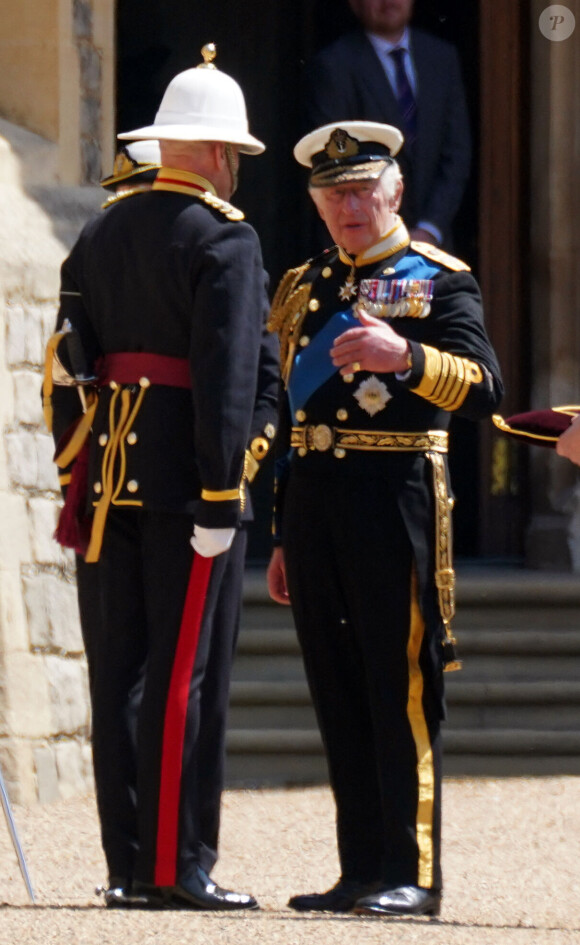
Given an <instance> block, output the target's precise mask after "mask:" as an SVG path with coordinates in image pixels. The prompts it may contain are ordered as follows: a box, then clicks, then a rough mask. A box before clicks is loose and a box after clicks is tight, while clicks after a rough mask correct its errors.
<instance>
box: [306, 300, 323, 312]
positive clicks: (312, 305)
mask: <svg viewBox="0 0 580 945" xmlns="http://www.w3.org/2000/svg"><path fill="white" fill-rule="evenodd" d="M308 308H309V309H310V311H311V312H317V311H318V309H319V308H320V302H319V301H318V299H310V302H309V303H308Z"/></svg>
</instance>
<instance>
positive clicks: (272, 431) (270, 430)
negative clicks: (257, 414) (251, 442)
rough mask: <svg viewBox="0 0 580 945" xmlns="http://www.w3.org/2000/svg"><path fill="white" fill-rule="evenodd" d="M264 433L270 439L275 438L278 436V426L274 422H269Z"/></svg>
mask: <svg viewBox="0 0 580 945" xmlns="http://www.w3.org/2000/svg"><path fill="white" fill-rule="evenodd" d="M264 434H265V436H267V437H268V439H269V440H273V439H274V437H275V436H276V427H275V426H274V424H273V423H267V424H266V426H265V427H264Z"/></svg>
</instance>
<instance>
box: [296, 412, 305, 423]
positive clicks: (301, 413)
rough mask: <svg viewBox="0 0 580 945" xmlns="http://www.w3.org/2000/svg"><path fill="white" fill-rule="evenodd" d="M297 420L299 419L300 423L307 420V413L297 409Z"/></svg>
mask: <svg viewBox="0 0 580 945" xmlns="http://www.w3.org/2000/svg"><path fill="white" fill-rule="evenodd" d="M296 420H297V421H298V423H304V421H305V420H306V414H305V413H304V411H303V410H297V411H296Z"/></svg>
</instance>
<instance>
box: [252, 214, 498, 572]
mask: <svg viewBox="0 0 580 945" xmlns="http://www.w3.org/2000/svg"><path fill="white" fill-rule="evenodd" d="M467 269H468V267H467V266H466V265H465V264H464V263H462V262H460V261H459V260H456V259H454V258H453V257H450V256H448V255H447V254H446V253H443V252H442V251H440V250H437V249H436V248H435V247H433V246H431V245H430V244H423V243H411V244H410V245H409V238H408V234H407V231H406V229H405V227H404V225H403V224H402V223H400V224H399V226H398V228H397V229H396V231H394V232H393V233H391V234H390V235H389V236H388V237H387V238H385V239H384V240H383V241H382V242H381V243H380V244H379V245H378V246H377V247H374V248H373V250H372V251H371V252H369V253H367V254H365V255H363V256H362V257H358V258H357V259H355V260H352V259H350V258H349V257H348V256H346V254H345V253H343V252H342V251H339V249H338V248H337V247H334V248H332V249H330V250H327V251H326V252H325V253H323V254H322V255H321V256H319V257H317V258H316V259H314V260H311V261H310V262H308V263H306V264H305V265H304V266H302V267H300V268H299V269H296V270H291V271H290V272H289V273H287V274H286V276H285V277H284V278H283V280H282V282H281V284H280V286H279V288H278V292H277V294H276V296H275V298H274V303H273V310H272V314H271V316H270V322H269V324H270V328H271V330H278V331H279V333H280V337H281V365H282V372H283V377H284V382H285V392H284V395H283V402H282V405H281V420H280V431H279V445H278V447H277V455H278V460H277V472H278V489H277V510H276V511H277V515H276V519H277V526H276V532H277V537H276V540H278V541H280V540H281V534H280V527H281V526H280V522H281V519H282V514H281V513H282V510H283V505H284V493H285V481H286V480H287V476H288V474H289V471H290V470H291V471H292V474H293V475H301V476H315V477H330V476H349V475H350V476H356V477H360V476H366V477H368V478H369V482H370V481H371V479H372V480H374V481H376V480H377V477H379V479H380V480H381V481H382V482H383V483H384V488H387V489H389V490H391V491H392V493H393V495H394V496H395V499H396V501H397V503H398V505H399V507H400V509H401V512H402V514H403V517H404V519H405V521H406V522H407V525H408V529H409V533H410V536H411V539H412V541H413V543H414V545H415V549H416V553H417V557H418V558H422V559H423V561H424V562H425V563H426V556H427V557H430V556H431V550H430V547H429V546H430V545H432V537H433V502H432V492H433V490H432V479H431V472H430V469H429V468H428V467H429V463H428V462H427V460H426V458H425V453H424V452H413V451H406V450H405V448H404V447H405V441H404V438H403V439H402V440H394V441H393V445H395V446H397V444H398V446H399V447H401V448H400V449H399V448H397V449H395V450H393V451H390V450H377V449H375V448H373V447H376V445H377V443H378V442H379V439H378V438H377V436H376V434H377V433H379V434H381V433H386V434H388V433H395V434H399V433H400V434H402V433H426V432H429V431H446V430H447V429H448V427H449V423H450V419H451V415H452V414H453V413H455V414H457V415H459V416H461V417H466V418H469V419H472V420H479V419H481V418H484V417H487V416H488V415H490V414H492V413H493V411H494V410H495V409H496V407H497V405H498V403H499V401H500V399H501V395H502V392H503V391H502V382H501V376H500V370H499V366H498V363H497V359H496V356H495V353H494V351H493V349H492V346H491V344H490V341H489V339H488V337H487V333H486V330H485V327H484V322H483V313H482V304H481V296H480V291H479V287H478V285H477V283H476V281H475V279H474V278H473V276H472V275H471V274H470V273H469V272H468V271H467ZM365 280H370V281H367V282H365ZM373 280H374V281H373ZM351 285H352V286H353V288H352V289H350V286H351ZM365 291H368V292H369V299H370V300H372V298H373V297H374V298H375V313H379V312H380V317H384V318H385V319H386V320H388V321H389V322H390V324H391V325H392V327H393V328H394V330H395V331H397V332H398V333H399V334H401V335H402V336H403V337H405V338H407V339H408V340H409V342H410V347H411V351H412V368H411V370H410V371H409V372H407V374H405V375H400V376H397V375H394V374H374V373H370V372H366V371H361V372H358V373H356V374H354V375H350V376H347V377H346V378H344V377H342V376H341V375H340V374H339V372H338V370H336V369H334V368H333V366H332V363H331V360H330V355H329V348H330V347H331V346H332V342H333V340H334V339H335V338H337V337H338V336H339V335H340V334H341V333H342V332H343V331H345V330H346V329H347V328H349V327H353V326H356V325H357V321H356V318H355V316H354V314H353V311H352V306H353V302H356V301H357V297H361V296H362V295H363V292H365ZM341 295H342V296H344V298H341ZM371 314H372V311H371ZM319 426H322V428H323V433H322V436H321V437H320V438H319V441H318V442H319V445H318V446H317V445H316V438H317V433H316V428H317V427H319ZM292 428H294V431H295V434H294V448H291V444H292ZM324 428H330V430H331V431H332V433H331V436H329V435H328V433H327V432H326V430H324ZM304 430H306V431H307V433H308V435H307V436H306V434H305V433H303V432H302V431H304ZM369 435H370V438H369ZM296 436H297V438H296ZM301 436H303V437H305V439H304V441H303V442H302V448H300V447H299V446H298V448H297V445H298V444H300V437H301ZM343 436H346V437H347V439H348V442H349V443H350V444H351V445H355V446H357V448H354V449H342V448H341V446H340V440H341V437H343ZM383 442H387V441H383ZM320 447H322V448H320ZM361 524H363V525H364V523H361ZM423 573H425V572H423Z"/></svg>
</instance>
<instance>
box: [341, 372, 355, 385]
mask: <svg viewBox="0 0 580 945" xmlns="http://www.w3.org/2000/svg"><path fill="white" fill-rule="evenodd" d="M342 379H343V381H344V383H345V384H352V382H353V381H354V374H343V375H342Z"/></svg>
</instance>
